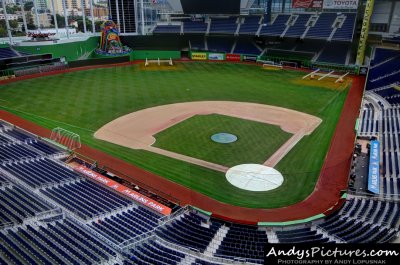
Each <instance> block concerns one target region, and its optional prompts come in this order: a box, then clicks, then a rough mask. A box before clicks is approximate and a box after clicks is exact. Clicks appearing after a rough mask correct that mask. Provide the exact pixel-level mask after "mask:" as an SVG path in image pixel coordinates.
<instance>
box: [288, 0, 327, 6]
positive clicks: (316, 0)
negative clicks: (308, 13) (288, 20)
mask: <svg viewBox="0 0 400 265" xmlns="http://www.w3.org/2000/svg"><path fill="white" fill-rule="evenodd" d="M323 2H324V1H323V0H293V2H292V8H322V5H323Z"/></svg>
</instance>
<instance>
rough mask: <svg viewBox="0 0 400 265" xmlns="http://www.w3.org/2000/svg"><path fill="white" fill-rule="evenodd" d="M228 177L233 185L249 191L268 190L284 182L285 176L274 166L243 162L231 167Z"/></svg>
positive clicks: (227, 173)
mask: <svg viewBox="0 0 400 265" xmlns="http://www.w3.org/2000/svg"><path fill="white" fill-rule="evenodd" d="M226 179H227V180H228V181H229V183H231V184H232V185H233V186H235V187H237V188H239V189H244V190H249V191H268V190H273V189H276V188H278V187H279V186H281V185H282V183H283V176H282V174H281V173H279V171H277V170H276V169H274V168H272V167H267V166H264V165H258V164H242V165H238V166H234V167H231V168H230V169H229V170H228V171H227V172H226Z"/></svg>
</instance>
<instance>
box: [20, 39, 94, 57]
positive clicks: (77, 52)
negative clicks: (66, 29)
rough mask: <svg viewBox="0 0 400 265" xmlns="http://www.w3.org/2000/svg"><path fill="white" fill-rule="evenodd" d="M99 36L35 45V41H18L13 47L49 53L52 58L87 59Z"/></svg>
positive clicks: (29, 51)
mask: <svg viewBox="0 0 400 265" xmlns="http://www.w3.org/2000/svg"><path fill="white" fill-rule="evenodd" d="M99 39H100V38H99V37H97V36H96V37H89V38H87V39H86V40H76V41H70V42H65V43H53V42H49V43H44V45H35V43H30V44H31V45H27V44H26V43H19V44H20V45H18V46H14V49H16V50H18V51H21V52H26V53H30V54H43V53H50V54H52V55H53V58H60V57H65V58H66V60H67V61H75V60H82V59H88V58H90V57H91V55H92V52H93V51H94V50H95V49H96V48H97V46H98V44H99Z"/></svg>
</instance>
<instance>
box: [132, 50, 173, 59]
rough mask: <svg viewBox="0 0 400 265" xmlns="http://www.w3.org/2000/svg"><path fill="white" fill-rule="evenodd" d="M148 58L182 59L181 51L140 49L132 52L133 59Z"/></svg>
mask: <svg viewBox="0 0 400 265" xmlns="http://www.w3.org/2000/svg"><path fill="white" fill-rule="evenodd" d="M146 58H147V59H158V58H160V59H161V60H166V59H170V58H171V59H172V60H179V59H181V52H180V51H161V50H139V51H133V52H132V53H131V58H130V59H131V60H146Z"/></svg>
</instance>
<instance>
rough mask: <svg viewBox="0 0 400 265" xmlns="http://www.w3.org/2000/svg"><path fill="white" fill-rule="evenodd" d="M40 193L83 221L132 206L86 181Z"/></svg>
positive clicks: (105, 189)
mask: <svg viewBox="0 0 400 265" xmlns="http://www.w3.org/2000/svg"><path fill="white" fill-rule="evenodd" d="M40 192H41V193H42V194H44V195H46V196H47V197H49V198H50V199H52V200H54V201H55V202H57V203H58V204H60V205H62V206H64V207H65V208H67V209H68V210H70V211H71V212H74V213H75V214H76V215H78V216H79V217H81V218H84V219H88V218H93V217H95V216H98V215H100V214H104V213H110V212H112V211H114V210H116V209H119V208H123V207H128V206H130V205H132V204H133V202H132V201H131V200H129V199H127V198H124V197H122V196H121V195H118V194H117V193H115V192H113V191H111V190H108V189H107V188H105V187H102V186H100V185H97V184H95V183H93V182H91V181H87V180H85V181H80V182H74V183H69V184H65V185H62V186H58V187H53V188H46V189H41V190H40Z"/></svg>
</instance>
